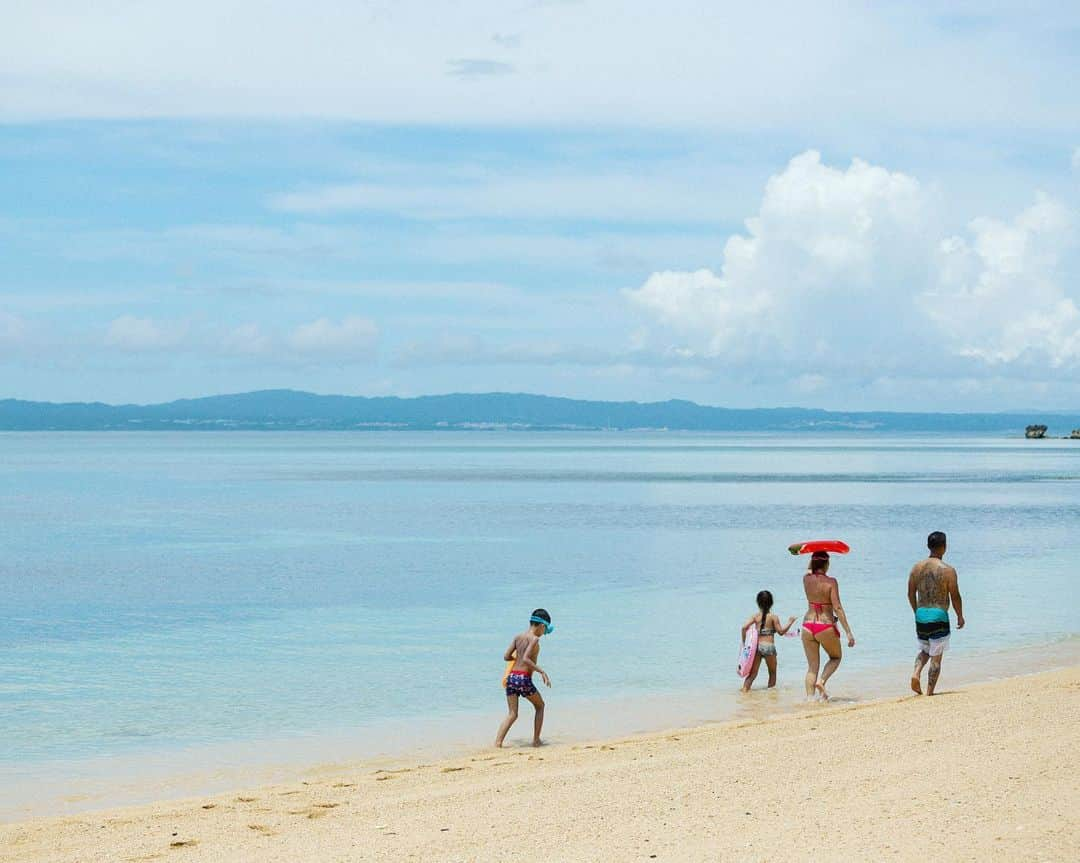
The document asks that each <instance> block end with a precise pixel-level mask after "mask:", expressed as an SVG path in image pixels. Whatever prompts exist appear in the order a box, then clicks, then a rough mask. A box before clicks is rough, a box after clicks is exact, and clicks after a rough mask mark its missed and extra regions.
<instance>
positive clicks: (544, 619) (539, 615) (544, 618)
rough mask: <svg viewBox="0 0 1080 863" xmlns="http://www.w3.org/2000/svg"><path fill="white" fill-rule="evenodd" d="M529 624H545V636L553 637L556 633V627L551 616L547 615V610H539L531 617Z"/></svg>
mask: <svg viewBox="0 0 1080 863" xmlns="http://www.w3.org/2000/svg"><path fill="white" fill-rule="evenodd" d="M529 623H542V624H544V635H551V633H553V632H554V631H555V627H554V625H553V624H552V623H551V615H550V614H548V613H547V609H544V608H538V609H536V610H535V611H534V612H533V613H532V615H531V616H530V617H529Z"/></svg>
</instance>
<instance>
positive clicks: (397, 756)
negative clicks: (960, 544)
mask: <svg viewBox="0 0 1080 863" xmlns="http://www.w3.org/2000/svg"><path fill="white" fill-rule="evenodd" d="M1041 647H1053V648H1055V657H1054V658H1053V660H1052V661H1050V662H1049V663H1048V664H1046V665H1045V666H1043V668H1042V670H1044V671H1045V670H1058V669H1065V668H1070V667H1074V666H1076V667H1080V636H1078V635H1075V634H1074V635H1069V636H1064V637H1062V638H1060V639H1058V640H1056V641H1053V642H1047V643H1045V644H1038V645H1032V647H1031V649H1039V648H1041ZM799 658H801V657H799ZM788 662H795V663H798V658H796V657H794V656H792V657H791V658H790V659H789V660H788ZM1015 668H1016V653H1015V648H1010V649H1006V650H1000V651H972V652H960V651H956V652H954V653H952V654H951V655H950V657H949V667H948V668H947V669H946V674H945V676H944V684H945V685H946V686H948V687H950V688H952V687H970V686H978V685H982V684H985V683H992V682H997V681H1001V680H1008V679H1013V678H1023V677H1026V676H1029V675H1030V674H1033V673H1039V672H1023V673H1021V674H1017V673H1016V671H1015ZM908 676H909V671H908V666H907V664H906V663H905V664H903V665H899V664H896V665H893V664H890V665H887V666H872V667H863V668H857V669H848V670H847V672H846V673H845V670H844V669H843V668H842V669H841V671H840V673H838V675H837V678H836V679H834V681H833V685H832V686H830V690H831V691H832V694H833V701H832V702H831V704H830V706H831V707H836V708H839V707H863V706H868V705H873V704H879V703H883V702H888V701H891V700H895V699H896V698H903V697H906V696H908V695H910V692H909V690H908V688H907V680H908ZM796 678H798V679H796ZM731 680H732V683H731V684H730V685H721V686H712V687H709V688H707V689H704V690H700V691H697V692H694V693H687V692H685V691H683V690H672V691H658V692H654V693H648V694H644V695H640V694H639V695H634V696H630V697H625V698H622V697H615V698H610V697H609V698H601V699H591V700H580V699H579V700H570V701H565V702H558V701H556V702H554V703H553V704H552V705H549V714H550V715H549V717H548V721H547V723H546V728H545V732H546V733H545V735H544V737H545V741H547V742H549V743H551V744H553V746H554V747H559V748H565V747H570V746H574V745H581V744H584V743H588V742H590V741H594V740H608V739H622V738H626V737H636V736H642V735H645V736H648V735H655V734H661V733H665V732H666V731H669V730H670V729H673V728H697V727H719V726H722V725H727V724H731V723H746V722H768V721H776V720H782V719H785V718H791V717H795V716H798V715H800V714H801V713H802V712H803V711H805V710H806V709H807V708H808V706H809V705H808V704H807V702H806V701H805V699H804V697H803V693H802V685H801V671H800V672H799V673H798V674H794V673H792V672H791V669H788V673H787V675H786V679H782V681H781V684H780V686H778V687H777V688H776V689H772V690H766V689H765V688H764V677H759V680H758V681H757V685H756V686H755V688H754V691H753V692H752V693H751V694H749V695H746V694H743V693H741V692H739V690H738V682H737V680H736V678H735V676H734V673H732V675H731ZM692 705H696V706H692ZM504 710H505V707H504V705H503V702H502V699H501V697H497V698H496V699H494V700H493V708H492V710H491V711H485V712H483V713H472V712H465V713H460V714H452V715H451V716H450V717H440V718H437V719H436V718H431V717H411V718H408V719H402V720H395V721H394V722H387V723H384V724H383V725H382V726H380V727H379V729H378V730H375V731H374V733H373V729H372V728H370V727H363V728H360V729H357V730H356V731H355V732H353V733H350V734H334V733H316V734H313V735H311V736H309V737H298V738H289V739H285V738H281V739H251V740H234V741H221V742H218V743H213V744H206V745H205V746H201V747H197V748H177V749H169V750H165V751H142V752H139V751H135V752H131V753H126V754H121V755H116V756H108V757H106V756H101V757H98V758H95V759H74V760H70V761H57V762H51V763H36V764H35V763H24V764H15V765H0V826H2V825H4V824H13V823H20V822H25V821H29V820H37V819H42V818H57V817H72V816H79V815H84V814H87V813H94V812H97V811H105V810H112V809H117V808H128V807H132V806H140V805H145V804H152V803H167V802H169V801H177V800H183V799H186V798H193V797H199V796H206V795H214V794H221V793H226V792H229V791H230V790H233V789H235V788H241V787H253V786H262V785H272V784H278V783H283V782H293V781H300V780H302V779H303V778H304V777H306V776H308V775H310V774H311V773H312V772H313V771H314V772H318V771H319V770H323V769H332V768H333V766H334V765H341V764H348V765H351V766H353V767H356V768H359V769H362V768H371V769H385V770H393V769H397V768H401V767H404V766H408V765H411V764H415V763H416V762H417V760H421V761H428V762H435V761H443V760H447V759H451V758H460V757H471V756H475V755H478V754H483V753H485V752H488V751H490V746H489V745H488V744H489V742H490V741H489V737H493V736H494V729H495V727H496V726H497V724H498V721H499V719H500V718H501V717H502V716H503V715H505V714H504V713H503V711H504ZM489 726H490V728H489ZM531 727H532V717H531V708H528V707H527V706H526V707H525V709H524V710H523V711H522V714H521V718H520V719H519V720H518V722H517V724H516V725H515V726H514V727H513V728H512V729H511V732H510V736H509V738H508V743H513V742H514V741H518V742H521V743H524V741H525V739H526V738H527V737H528V736H529V733H530V732H531ZM488 732H490V734H489V733H488Z"/></svg>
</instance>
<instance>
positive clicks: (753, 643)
mask: <svg viewBox="0 0 1080 863" xmlns="http://www.w3.org/2000/svg"><path fill="white" fill-rule="evenodd" d="M757 639H758V628H757V624H756V623H755V624H753V625H752V626H751V627H750V628H749V629H748V630H746V638H744V639H743V643H742V648H741V649H740V650H739V677H746V675H748V674H749V673H750V669H751V668H752V667H753V665H754V657H755V656H756V655H757Z"/></svg>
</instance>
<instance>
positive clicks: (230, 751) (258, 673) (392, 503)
mask: <svg viewBox="0 0 1080 863" xmlns="http://www.w3.org/2000/svg"><path fill="white" fill-rule="evenodd" d="M0 452H2V465H0V508H2V510H0V516H2V521H0V538H2V544H0V580H2V589H0V741H3V745H2V746H0V784H2V785H3V788H4V795H0V808H2V805H3V804H5V803H6V804H7V805H8V807H9V808H11V807H15V806H16V804H19V803H20V801H21V799H22V797H25V796H26V795H27V794H29V793H30V792H29V791H26V790H25V789H28V788H32V787H33V786H34V782H35V781H39V780H40V781H41V782H46V780H49V781H52V782H53V785H54V786H56V787H59V786H57V785H56V783H58V782H59V783H61V785H63V787H67V788H69V789H71V788H75V787H76V786H77V782H76V780H78V779H79V778H80V777H82V778H83V779H85V778H86V777H96V779H95V780H94V781H95V782H96V781H99V780H101V777H103V776H104V775H105V774H107V773H108V772H109V771H110V770H111V769H113V768H114V767H115V769H117V770H119V769H120V766H122V765H128V766H130V765H147V764H160V765H170V764H173V765H175V764H177V763H183V764H185V765H192V764H196V763H200V764H201V765H202V766H203V767H205V768H206V769H212V768H213V767H214V766H215V764H217V763H218V762H219V761H220V762H221V763H226V762H228V763H229V764H232V763H234V762H235V763H239V762H245V761H249V762H252V763H254V762H257V761H259V760H267V759H271V758H279V759H280V760H283V761H284V760H288V758H289V757H293V758H301V759H302V758H304V757H312V756H314V755H316V754H317V755H318V757H320V758H323V757H325V758H340V759H346V758H351V757H361V756H365V757H366V756H372V755H377V754H386V753H393V752H404V751H409V750H416V749H419V748H421V747H422V746H423V745H425V744H430V743H431V742H432V741H434V740H439V741H443V742H449V743H454V744H460V745H463V746H471V745H478V744H484V743H486V742H487V741H488V739H489V738H490V737H491V736H492V735H493V733H494V730H495V725H496V723H497V721H498V719H499V717H500V714H501V712H502V711H503V710H504V702H503V698H502V695H501V691H500V689H499V685H498V679H499V676H500V674H501V670H502V662H501V655H502V652H503V650H504V648H505V646H506V643H507V642H508V641H509V639H510V637H511V636H512V635H513V634H514V633H515V632H517V631H519V630H520V629H522V628H523V627H524V625H525V624H526V621H527V618H528V613H529V612H530V611H531V610H532V608H533V607H535V606H544V607H546V608H548V609H549V610H550V611H551V613H552V616H553V617H554V620H555V624H556V627H557V629H556V632H555V633H554V634H553V635H552V636H551V637H549V638H545V639H544V642H543V652H542V663H543V664H544V665H545V666H546V667H547V668H548V670H549V671H550V673H551V676H552V678H553V680H554V683H555V688H553V689H552V690H551V691H550V693H549V694H548V699H549V704H550V709H549V732H550V735H551V737H552V738H553V739H555V740H557V741H558V740H563V741H569V740H573V739H575V737H577V736H580V735H584V734H602V733H603V732H604V731H607V730H610V731H612V732H622V731H628V730H635V729H636V728H638V727H642V728H644V727H648V726H649V725H650V724H652V725H656V724H678V723H680V722H682V723H687V722H700V721H708V720H710V719H723V718H725V717H727V716H730V715H732V711H733V710H735V711H737V710H746V709H748V708H747V707H746V701H745V699H743V700H740V699H737V698H735V697H734V696H733V695H732V691H733V690H734V689H735V688H736V687H737V683H738V681H737V678H736V677H735V674H734V666H735V657H736V649H737V641H738V628H739V625H740V624H741V623H742V621H743V620H744V619H745V617H746V616H748V615H749V614H750V613H751V612H753V611H754V594H755V593H756V592H757V591H758V590H759V589H761V588H768V589H770V590H772V592H773V593H774V595H775V596H776V610H777V611H778V612H779V613H781V614H784V615H786V614H798V615H801V614H802V612H803V610H804V608H805V603H804V601H803V599H802V597H801V587H800V585H801V582H800V575H801V573H802V571H803V564H804V561H803V560H801V559H794V558H792V557H791V556H789V555H788V553H787V551H786V547H787V545H788V544H790V543H792V542H795V541H797V540H803V539H810V538H822V537H830V538H831V537H838V538H842V539H844V540H846V541H848V542H849V543H850V544H851V546H852V553H851V554H850V555H849V556H848V557H847V558H838V559H837V561H836V563H835V564H834V570H833V573H834V574H835V575H837V576H838V577H839V579H840V584H841V593H842V597H843V599H844V604H845V606H846V608H847V609H848V614H849V616H850V619H851V621H852V624H853V626H854V629H855V632H856V635H857V637H858V639H859V641H858V644H857V646H856V647H855V648H854V649H853V650H850V651H848V652H847V655H846V658H845V665H844V667H843V668H842V669H841V670H840V672H839V673H838V675H837V677H836V678H835V681H834V687H833V689H834V693H836V694H838V695H839V696H840V697H844V698H849V699H853V700H857V699H860V698H865V697H868V695H869V694H878V695H880V694H890V693H895V694H901V693H902V692H903V688H904V686H905V685H906V675H905V674H903V673H902V672H901V673H898V671H899V670H901V669H903V668H905V667H906V665H907V663H908V661H909V660H910V658H911V656H912V655H913V641H912V639H913V633H912V623H911V613H910V610H909V608H908V606H907V600H906V595H905V587H906V576H907V572H908V569H909V568H910V565H911V564H912V562H914V561H915V560H916V559H917V558H919V557H921V556H922V555H923V553H924V550H925V549H924V541H925V537H926V534H927V533H928V532H929V531H931V530H935V529H940V530H945V531H947V532H948V534H949V538H950V554H949V560H950V561H951V562H952V563H953V564H954V565H955V566H956V567H957V569H958V571H959V573H960V583H961V588H962V591H963V594H964V598H965V604H966V607H967V617H968V627H967V628H966V629H965V630H964V631H963V632H962V633H955V634H954V637H953V652H952V654H951V655H950V660H951V661H952V662H953V663H954V666H953V667H954V668H956V669H959V668H961V667H963V668H964V669H965V673H966V674H967V676H968V678H971V679H973V678H975V677H978V670H979V669H980V668H982V669H984V670H985V672H986V673H985V675H984V676H990V675H991V674H1000V673H1004V672H1006V671H1009V670H1015V671H1018V672H1019V671H1030V670H1036V669H1037V668H1039V667H1040V666H1041V665H1042V664H1044V663H1046V662H1052V661H1054V658H1055V656H1056V655H1057V654H1059V653H1061V652H1062V651H1068V650H1070V649H1071V650H1075V647H1076V638H1075V637H1074V636H1075V634H1076V633H1077V631H1078V629H1080V627H1078V626H1077V612H1078V610H1080V609H1078V591H1077V588H1076V583H1077V575H1078V573H1077V564H1078V562H1080V554H1078V552H1077V548H1078V540H1077V536H1076V531H1077V525H1078V524H1080V444H1078V443H1076V442H1069V441H1030V442H1029V441H1023V440H1007V439H998V438H985V437H970V438H955V439H953V438H947V437H911V436H905V437H884V436H873V435H859V436H837V437H823V436H817V435H800V436H792V435H768V434H758V435H721V434H716V435H691V434H677V433H666V434H659V433H657V434H653V433H640V434H639V433H583V434H578V433H554V434H538V433H495V432H491V433H488V432H465V433H404V432H400V433H385V434H384V433H340V434H338V433H327V432H313V433H252V434H247V433H194V432H193V433H144V434H139V433H132V434H128V433H97V434H70V433H67V434H52V433H34V434H3V435H0ZM1034 645H1047V647H1043V648H1040V649H1020V650H1017V649H1016V648H1023V647H1025V646H1034ZM780 650H781V655H780V674H781V684H782V685H781V690H780V693H779V694H763V695H762V698H766V699H767V698H781V699H782V698H785V697H788V696H790V697H791V698H794V697H795V696H796V695H797V694H798V693H799V692H800V691H801V690H800V687H801V675H802V668H803V660H802V655H801V654H802V651H801V648H800V646H799V644H798V642H797V641H786V640H784V641H782V643H781V645H780ZM1002 651H1006V652H1004V653H1003V652H1002ZM886 670H887V671H888V674H885V671H886ZM948 674H949V666H948V664H947V667H946V672H945V676H944V677H943V682H947V681H948ZM883 681H884V682H883ZM755 703H756V704H761V703H765V702H763V701H761V700H759V701H758V702H755ZM770 703H774V704H778V703H779V702H770ZM528 720H529V718H528V717H527V716H526V717H525V721H524V722H523V723H522V728H521V729H518V731H519V732H520V734H518V735H516V736H521V735H524V734H526V733H527V731H526V730H525V729H524V726H525V725H526V724H527V723H528ZM512 736H515V735H514V734H513V733H512ZM290 747H295V748H290ZM304 747H308V748H307V749H305V748H304ZM290 753H291V755H290ZM170 759H172V760H171V761H170ZM87 781H89V780H87ZM102 781H103V780H102ZM54 790H55V788H54ZM5 795H6V796H5ZM82 799H88V800H89V799H94V798H93V794H92V793H90V792H87V793H86V794H84V795H75V794H73V795H72V796H71V797H70V800H69V802H71V801H76V802H77V800H82ZM11 811H14V809H11Z"/></svg>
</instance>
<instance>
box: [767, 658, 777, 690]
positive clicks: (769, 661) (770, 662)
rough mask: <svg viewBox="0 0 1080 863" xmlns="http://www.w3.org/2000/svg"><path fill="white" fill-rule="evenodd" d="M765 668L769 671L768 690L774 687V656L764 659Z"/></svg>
mask: <svg viewBox="0 0 1080 863" xmlns="http://www.w3.org/2000/svg"><path fill="white" fill-rule="evenodd" d="M765 667H766V668H767V669H769V688H770V689H772V688H773V687H774V686H776V654H773V655H772V656H766V657H765Z"/></svg>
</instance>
